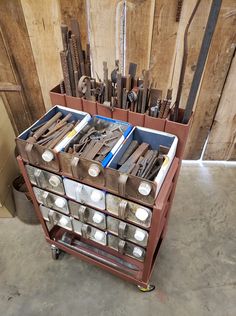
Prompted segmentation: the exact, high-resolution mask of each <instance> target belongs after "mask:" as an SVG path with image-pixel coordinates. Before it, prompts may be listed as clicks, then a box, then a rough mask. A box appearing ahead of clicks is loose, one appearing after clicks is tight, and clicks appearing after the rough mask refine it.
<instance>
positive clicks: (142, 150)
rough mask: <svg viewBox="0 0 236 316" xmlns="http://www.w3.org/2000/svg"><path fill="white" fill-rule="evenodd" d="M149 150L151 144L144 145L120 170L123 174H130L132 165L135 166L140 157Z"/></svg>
mask: <svg viewBox="0 0 236 316" xmlns="http://www.w3.org/2000/svg"><path fill="white" fill-rule="evenodd" d="M148 148H149V144H147V143H142V144H141V145H140V146H139V147H138V148H137V149H136V150H135V151H134V152H133V154H132V155H131V156H130V157H129V158H128V159H127V160H126V162H125V163H124V164H123V165H122V166H121V167H120V168H119V169H118V170H119V171H120V172H123V173H128V170H129V169H130V165H132V164H135V163H136V162H137V161H138V159H139V157H140V156H142V155H144V154H145V153H146V152H147V150H148Z"/></svg>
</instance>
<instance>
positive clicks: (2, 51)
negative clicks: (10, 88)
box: [0, 29, 32, 134]
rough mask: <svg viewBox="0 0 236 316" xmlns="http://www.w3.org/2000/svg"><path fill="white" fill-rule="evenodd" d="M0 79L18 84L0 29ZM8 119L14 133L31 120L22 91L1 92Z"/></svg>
mask: <svg viewBox="0 0 236 316" xmlns="http://www.w3.org/2000/svg"><path fill="white" fill-rule="evenodd" d="M0 68H1V71H0V81H2V82H10V83H12V84H20V82H19V78H17V75H16V73H15V71H14V66H13V64H12V62H11V59H10V56H9V49H8V47H7V43H6V41H5V39H4V38H3V34H2V31H1V29H0ZM1 96H2V99H3V102H4V105H5V108H6V111H7V113H8V116H9V119H10V121H11V123H12V126H13V127H14V131H15V133H16V134H17V133H20V132H22V131H23V130H24V129H25V128H26V127H28V126H29V125H30V123H31V122H32V118H31V116H30V114H29V112H28V108H27V105H26V102H25V97H24V93H23V91H21V92H5V93H1Z"/></svg>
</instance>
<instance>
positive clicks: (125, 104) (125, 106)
mask: <svg viewBox="0 0 236 316" xmlns="http://www.w3.org/2000/svg"><path fill="white" fill-rule="evenodd" d="M127 95H128V91H127V89H126V88H123V93H122V109H127Z"/></svg>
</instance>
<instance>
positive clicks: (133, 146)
mask: <svg viewBox="0 0 236 316" xmlns="http://www.w3.org/2000/svg"><path fill="white" fill-rule="evenodd" d="M138 146H139V143H138V141H137V140H132V142H131V143H130V145H129V147H128V148H127V149H126V151H125V153H124V154H123V156H122V157H121V159H120V160H119V161H118V163H117V165H118V166H122V165H123V164H124V163H125V162H126V160H127V159H128V158H129V157H130V156H131V155H132V154H133V153H134V151H135V150H136V149H137V148H138Z"/></svg>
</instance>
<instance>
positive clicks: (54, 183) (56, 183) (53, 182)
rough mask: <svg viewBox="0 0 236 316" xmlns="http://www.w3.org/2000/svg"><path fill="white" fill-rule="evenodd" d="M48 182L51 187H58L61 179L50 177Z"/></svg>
mask: <svg viewBox="0 0 236 316" xmlns="http://www.w3.org/2000/svg"><path fill="white" fill-rule="evenodd" d="M48 182H49V183H50V184H51V186H53V187H58V186H59V184H60V183H61V179H60V178H59V177H57V176H51V177H50V178H49V180H48Z"/></svg>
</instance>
